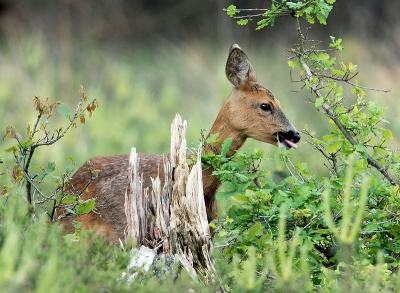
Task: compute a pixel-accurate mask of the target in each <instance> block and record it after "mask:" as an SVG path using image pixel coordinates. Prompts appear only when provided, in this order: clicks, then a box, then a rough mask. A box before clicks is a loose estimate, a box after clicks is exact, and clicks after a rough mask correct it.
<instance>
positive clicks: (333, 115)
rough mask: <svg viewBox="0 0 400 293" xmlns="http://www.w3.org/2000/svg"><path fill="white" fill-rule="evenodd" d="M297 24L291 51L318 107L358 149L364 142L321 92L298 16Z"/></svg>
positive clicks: (370, 159) (369, 158) (375, 163)
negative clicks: (345, 123)
mask: <svg viewBox="0 0 400 293" xmlns="http://www.w3.org/2000/svg"><path fill="white" fill-rule="evenodd" d="M295 24H296V30H297V36H298V41H299V46H298V51H296V50H295V49H292V50H291V51H292V52H293V53H294V54H296V56H297V57H298V60H299V62H300V64H301V67H302V69H303V70H304V72H305V74H306V79H307V82H308V83H306V84H307V85H308V87H309V88H310V89H311V91H312V92H313V93H314V94H315V95H316V97H317V99H318V101H321V102H317V101H316V107H317V106H318V105H319V104H320V106H321V108H322V109H323V110H324V111H325V113H326V114H327V115H328V117H329V118H330V119H332V121H333V122H334V123H335V125H336V126H337V127H338V129H339V130H340V131H341V133H342V134H343V135H344V137H345V138H346V139H347V140H348V141H349V142H350V144H351V145H352V146H353V147H354V148H355V149H357V146H360V145H363V143H361V142H358V141H357V140H356V139H355V137H354V135H352V134H351V133H350V131H348V130H347V128H346V127H345V125H344V124H343V123H342V122H341V120H340V118H339V115H338V114H337V112H335V111H334V110H333V109H332V107H331V105H330V104H329V103H328V102H325V100H326V96H324V95H323V94H322V93H321V92H320V88H319V86H320V85H322V84H323V81H322V80H321V77H320V76H317V75H315V74H313V72H312V70H311V69H310V67H309V65H308V64H307V62H306V60H307V59H306V57H305V56H307V51H306V49H305V39H304V36H303V34H302V32H301V27H300V23H299V19H298V18H297V17H296V18H295ZM343 75H345V74H343ZM343 81H346V82H348V80H346V79H343ZM356 89H357V90H359V89H360V87H359V86H357V85H356ZM361 152H362V155H363V156H365V157H366V159H367V161H368V164H369V165H371V166H373V167H374V168H375V169H376V170H378V171H379V172H380V173H381V174H382V175H383V176H384V177H385V178H386V179H387V180H389V182H390V183H391V184H392V185H398V184H399V182H398V180H397V179H396V178H395V177H394V176H393V175H391V174H390V173H389V172H388V166H383V165H381V164H380V163H379V162H378V161H377V160H375V159H374V158H373V157H372V156H371V155H370V154H368V153H367V152H366V151H364V149H362V148H361Z"/></svg>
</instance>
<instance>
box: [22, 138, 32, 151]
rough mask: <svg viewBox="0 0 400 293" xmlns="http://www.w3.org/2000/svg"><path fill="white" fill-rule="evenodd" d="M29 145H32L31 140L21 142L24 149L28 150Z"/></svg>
mask: <svg viewBox="0 0 400 293" xmlns="http://www.w3.org/2000/svg"><path fill="white" fill-rule="evenodd" d="M31 145H33V141H32V140H31V139H30V140H27V141H21V147H22V148H24V149H29V147H30V146H31Z"/></svg>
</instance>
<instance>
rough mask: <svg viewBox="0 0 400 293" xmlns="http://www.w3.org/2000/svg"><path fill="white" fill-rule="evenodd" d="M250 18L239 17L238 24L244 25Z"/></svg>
mask: <svg viewBox="0 0 400 293" xmlns="http://www.w3.org/2000/svg"><path fill="white" fill-rule="evenodd" d="M249 20H250V19H248V18H247V19H240V20H238V21H237V24H238V25H246V24H247V23H248V22H249Z"/></svg>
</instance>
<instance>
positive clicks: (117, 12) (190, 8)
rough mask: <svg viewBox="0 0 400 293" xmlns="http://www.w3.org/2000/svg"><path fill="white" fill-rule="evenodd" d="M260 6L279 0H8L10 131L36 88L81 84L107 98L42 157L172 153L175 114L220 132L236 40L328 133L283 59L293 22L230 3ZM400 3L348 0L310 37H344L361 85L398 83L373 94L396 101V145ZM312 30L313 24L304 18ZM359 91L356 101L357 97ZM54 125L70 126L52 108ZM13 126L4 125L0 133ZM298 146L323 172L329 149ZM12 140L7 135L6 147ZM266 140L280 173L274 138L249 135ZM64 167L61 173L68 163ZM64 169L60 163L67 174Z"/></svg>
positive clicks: (1, 94) (63, 94) (295, 110)
mask: <svg viewBox="0 0 400 293" xmlns="http://www.w3.org/2000/svg"><path fill="white" fill-rule="evenodd" d="M229 4H235V5H236V6H237V7H238V8H262V7H266V6H268V5H269V4H270V2H269V1H256V0H254V1H234V0H227V1H226V0H206V1H189V0H166V1H161V0H151V1H145V0H141V1H127V0H125V1H124V0H119V1H116V0H101V1H94V0H86V1H78V0H62V1H61V0H60V1H57V0H36V1H34V0H24V1H22V0H8V1H6V0H0V42H1V43H0V134H1V136H3V133H5V129H6V126H8V125H13V126H15V127H17V128H18V129H19V132H20V133H24V129H25V128H26V125H27V124H29V123H30V124H31V123H33V122H34V121H35V115H36V114H35V111H34V106H33V103H32V100H33V97H34V96H35V95H37V96H40V97H41V98H46V97H50V98H51V99H56V100H60V101H63V102H65V103H66V104H68V105H69V106H70V107H71V108H73V109H74V108H75V105H76V103H77V101H78V99H79V87H80V85H83V86H84V88H85V91H86V93H87V95H88V96H89V97H90V98H96V99H98V101H99V104H100V107H99V108H98V109H97V110H96V111H95V112H94V115H93V117H92V118H91V119H87V120H86V125H84V126H83V127H78V128H77V129H72V130H71V131H70V132H69V133H68V134H67V136H66V137H65V138H63V139H62V140H61V142H59V143H57V144H56V145H54V146H51V147H47V148H42V149H41V150H38V153H37V157H36V160H37V161H38V162H43V163H45V162H47V161H56V162H57V164H58V166H64V165H65V164H67V162H68V160H67V156H72V157H73V158H74V159H75V160H76V162H77V165H78V166H79V165H81V164H82V163H83V162H85V161H86V160H87V159H89V158H90V157H93V156H99V155H112V154H120V153H129V151H130V148H131V147H133V146H135V147H136V148H137V150H138V151H139V152H147V153H168V152H169V142H170V139H169V137H170V123H171V122H172V120H173V118H174V116H175V114H176V113H179V114H180V115H181V116H182V117H183V118H184V119H186V120H187V121H188V134H187V141H188V142H191V141H196V140H198V139H199V138H200V131H201V129H202V128H205V129H210V128H211V126H212V123H213V121H214V119H215V117H216V115H217V113H218V111H219V109H220V107H221V106H222V104H223V102H224V100H225V98H226V97H227V96H228V95H229V93H230V91H231V84H230V83H229V81H228V80H227V79H226V77H225V73H224V67H225V62H226V58H227V55H228V49H229V46H230V45H231V44H232V43H238V44H239V45H240V46H241V47H242V49H243V50H244V51H245V52H246V53H247V54H248V56H249V58H250V60H251V62H252V64H253V65H254V67H255V70H256V73H257V75H258V78H259V80H260V82H261V84H263V85H264V86H266V87H268V88H269V89H270V90H271V91H272V92H273V93H274V95H275V96H276V97H277V98H278V99H279V100H280V102H281V104H282V108H283V110H284V112H285V113H286V115H287V116H288V117H289V119H290V120H291V121H292V123H293V124H294V125H295V126H296V127H297V128H298V129H299V130H301V129H303V127H304V125H305V124H307V125H308V127H309V129H310V130H315V131H316V132H317V137H321V136H322V135H323V134H325V133H326V131H328V130H329V127H330V125H329V124H328V123H327V122H326V121H325V118H324V116H323V115H322V114H319V113H318V112H317V111H316V110H315V108H314V105H313V104H310V103H307V102H308V99H309V98H312V97H311V95H310V93H309V92H307V91H305V90H303V91H301V92H300V93H297V92H296V91H297V90H298V89H299V84H296V83H292V82H291V77H290V69H289V67H288V66H287V59H286V57H285V56H284V54H285V53H286V49H289V48H290V47H292V46H293V44H294V43H296V31H295V27H294V21H292V20H291V19H283V18H282V19H277V22H276V24H275V26H274V27H269V28H266V29H263V30H261V31H255V27H256V24H255V22H254V23H250V25H247V26H245V27H242V26H239V25H237V24H236V21H235V20H233V19H231V18H229V17H228V16H227V15H226V13H225V12H224V11H223V10H222V9H223V8H226V7H227V6H228V5H229ZM398 11H400V1H399V2H397V1H379V0H370V1H363V0H358V1H338V3H336V4H335V6H334V10H333V11H332V13H331V16H330V17H329V19H328V25H327V26H322V25H314V26H313V28H312V30H311V31H309V35H310V36H311V37H310V38H311V39H321V40H322V41H323V42H324V43H323V45H325V46H326V47H327V46H328V43H329V42H330V39H329V36H331V35H332V36H335V37H337V38H338V37H341V38H343V39H344V42H343V45H344V47H345V50H344V52H342V53H341V54H340V55H339V57H338V61H339V62H340V61H344V62H345V63H347V61H352V62H353V63H354V64H357V65H358V68H359V70H360V71H361V73H360V74H359V75H358V76H357V80H358V81H359V83H360V84H362V85H367V86H370V87H376V88H383V89H390V88H391V89H392V92H391V93H388V94H385V93H382V92H368V93H367V99H370V100H376V101H378V103H379V105H381V106H384V107H388V111H387V120H389V121H390V122H391V124H390V125H388V128H389V129H391V130H392V131H393V134H394V137H395V139H394V141H393V142H391V143H390V145H391V146H392V147H393V148H398V146H399V142H400V140H399V137H400V127H398V125H399V123H400V117H399V114H398V113H399V110H398V108H399V107H398V106H397V101H398V96H399V94H398V93H399V90H400V87H399V85H398V80H399V77H400V70H399V63H400V30H399V29H400V27H399V23H398V21H397V19H398V16H397V13H398ZM305 27H306V26H305ZM351 99H354V98H353V97H351ZM52 119H53V120H54V121H53V122H51V123H53V124H51V125H52V128H53V129H55V128H58V127H59V126H61V125H66V121H63V120H62V119H61V118H60V117H53V118H52ZM1 132H3V133H1ZM306 140H307V138H306V136H305V135H303V140H302V142H301V143H300V144H299V149H298V150H296V151H291V153H292V158H293V161H297V160H302V161H305V162H307V163H308V164H309V165H310V168H311V169H312V171H314V172H317V173H323V172H325V168H324V166H323V157H322V156H321V155H320V154H319V153H317V152H315V151H313V149H312V147H311V146H310V145H308V144H307V142H306ZM10 145H11V142H10V141H5V142H1V148H0V149H1V150H0V154H2V155H3V159H4V160H5V162H6V163H8V162H10V161H11V159H12V158H11V156H7V155H5V154H4V151H3V150H4V149H6V148H7V147H9V146H10ZM249 145H256V146H258V147H261V148H262V149H265V150H266V151H267V153H268V156H269V157H270V158H272V160H271V161H270V162H269V163H268V164H271V168H272V169H275V170H283V169H284V166H282V165H281V164H280V163H279V162H278V150H277V148H275V147H272V146H267V145H265V144H260V143H256V142H254V141H249V142H248V143H246V145H245V147H244V148H245V149H246V148H247V147H248V146H249ZM61 171H62V170H61ZM61 171H60V172H61Z"/></svg>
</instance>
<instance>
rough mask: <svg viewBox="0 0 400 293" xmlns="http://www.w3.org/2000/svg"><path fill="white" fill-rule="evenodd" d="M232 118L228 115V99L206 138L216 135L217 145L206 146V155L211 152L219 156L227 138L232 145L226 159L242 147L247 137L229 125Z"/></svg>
mask: <svg viewBox="0 0 400 293" xmlns="http://www.w3.org/2000/svg"><path fill="white" fill-rule="evenodd" d="M232 118H233V119H234V117H232V115H231V114H230V99H229V98H228V100H227V101H226V102H225V103H224V105H223V106H222V108H221V110H220V112H219V114H218V116H217V119H215V122H214V124H213V126H212V127H211V130H210V133H209V134H208V136H207V138H208V137H210V136H211V135H213V134H218V143H214V144H206V145H205V151H206V153H208V152H209V151H213V152H214V153H216V154H219V153H220V152H221V146H222V143H223V142H224V140H225V139H227V138H230V139H232V145H231V148H230V150H229V152H228V154H227V156H228V157H230V156H233V154H234V153H235V151H236V150H238V149H240V148H241V147H242V145H243V144H244V142H245V141H246V138H247V137H246V136H245V135H244V134H243V133H242V132H241V131H240V130H239V129H236V128H235V127H233V125H232V123H231V119H232Z"/></svg>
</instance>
